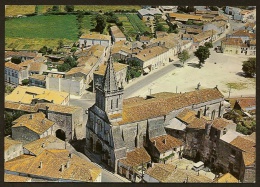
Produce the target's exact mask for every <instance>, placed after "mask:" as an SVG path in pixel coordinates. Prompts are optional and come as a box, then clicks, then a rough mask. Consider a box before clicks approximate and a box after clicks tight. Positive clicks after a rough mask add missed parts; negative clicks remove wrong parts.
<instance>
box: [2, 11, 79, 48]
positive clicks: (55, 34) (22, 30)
mask: <svg viewBox="0 0 260 187" xmlns="http://www.w3.org/2000/svg"><path fill="white" fill-rule="evenodd" d="M76 23H77V21H76V16H74V15H62V16H57V15H55V16H54V15H50V16H33V17H26V18H16V19H11V20H7V21H5V37H6V40H5V47H6V49H7V50H8V49H13V48H15V49H17V50H18V49H30V50H32V49H34V50H38V49H39V46H40V47H42V46H43V45H46V44H47V46H48V47H53V46H57V43H58V40H60V39H62V40H64V41H66V42H75V41H77V35H78V29H77V25H76Z"/></svg>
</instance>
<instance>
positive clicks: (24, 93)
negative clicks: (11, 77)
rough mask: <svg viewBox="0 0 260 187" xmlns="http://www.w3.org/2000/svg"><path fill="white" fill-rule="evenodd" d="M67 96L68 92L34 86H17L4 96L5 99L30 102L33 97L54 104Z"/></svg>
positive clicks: (59, 102) (60, 102) (61, 101)
mask: <svg viewBox="0 0 260 187" xmlns="http://www.w3.org/2000/svg"><path fill="white" fill-rule="evenodd" d="M67 97H69V93H66V92H59V91H54V90H47V89H44V88H39V87H35V86H30V87H28V86H18V87H16V88H15V89H14V91H13V92H12V93H11V94H9V95H7V96H6V97H5V100H6V101H11V102H16V103H19V102H21V103H24V104H31V103H32V101H33V100H34V99H38V100H45V101H48V102H53V103H54V104H62V103H63V101H64V100H65V99H66V98H67Z"/></svg>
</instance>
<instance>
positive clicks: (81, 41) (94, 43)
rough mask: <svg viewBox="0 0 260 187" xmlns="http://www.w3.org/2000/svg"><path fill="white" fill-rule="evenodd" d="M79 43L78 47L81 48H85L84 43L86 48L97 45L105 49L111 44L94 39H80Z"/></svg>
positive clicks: (107, 41) (108, 41)
mask: <svg viewBox="0 0 260 187" xmlns="http://www.w3.org/2000/svg"><path fill="white" fill-rule="evenodd" d="M79 43H80V46H82V45H84V46H85V43H86V46H88V45H96V44H99V45H103V46H105V47H108V46H109V45H110V43H111V42H110V40H95V39H83V38H80V39H79Z"/></svg>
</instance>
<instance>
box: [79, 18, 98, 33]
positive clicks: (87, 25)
mask: <svg viewBox="0 0 260 187" xmlns="http://www.w3.org/2000/svg"><path fill="white" fill-rule="evenodd" d="M92 19H93V16H92V15H85V16H84V18H83V22H82V30H83V32H84V33H89V32H90V30H91V29H94V28H95V20H92Z"/></svg>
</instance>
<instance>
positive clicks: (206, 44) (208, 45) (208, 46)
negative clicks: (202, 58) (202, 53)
mask: <svg viewBox="0 0 260 187" xmlns="http://www.w3.org/2000/svg"><path fill="white" fill-rule="evenodd" d="M204 46H205V47H207V48H213V44H212V42H205V44H204Z"/></svg>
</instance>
